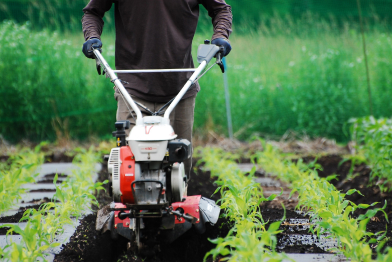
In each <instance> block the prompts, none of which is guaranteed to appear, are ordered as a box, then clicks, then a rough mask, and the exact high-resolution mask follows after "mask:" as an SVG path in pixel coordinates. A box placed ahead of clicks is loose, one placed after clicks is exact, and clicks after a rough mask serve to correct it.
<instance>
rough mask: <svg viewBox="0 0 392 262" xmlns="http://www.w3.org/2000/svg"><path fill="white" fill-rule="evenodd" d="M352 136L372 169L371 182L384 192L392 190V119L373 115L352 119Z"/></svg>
mask: <svg viewBox="0 0 392 262" xmlns="http://www.w3.org/2000/svg"><path fill="white" fill-rule="evenodd" d="M350 124H351V136H352V138H353V140H354V141H355V142H356V146H357V149H358V151H360V153H361V154H363V155H364V156H365V158H366V160H367V161H368V163H369V165H370V167H371V169H372V171H371V173H370V182H373V183H376V184H377V185H379V186H380V189H381V190H382V191H383V192H386V191H388V192H390V191H391V190H392V187H391V185H392V119H386V118H380V119H376V118H374V117H373V116H368V117H363V118H356V119H351V120H350Z"/></svg>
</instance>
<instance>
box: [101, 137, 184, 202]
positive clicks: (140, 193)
mask: <svg viewBox="0 0 392 262" xmlns="http://www.w3.org/2000/svg"><path fill="white" fill-rule="evenodd" d="M146 144H148V145H146ZM163 146H165V148H164V149H165V150H162V147H163ZM133 148H136V151H137V152H136V154H134V153H133V152H132V150H131V148H130V147H129V146H122V147H117V148H113V149H112V150H111V152H110V156H109V161H108V169H109V174H110V177H109V179H110V181H111V184H112V194H113V200H114V202H120V203H123V204H125V205H148V206H150V207H151V208H154V206H156V207H157V208H158V207H159V206H160V207H161V206H162V205H164V206H165V205H168V204H170V203H172V202H181V201H182V198H183V197H184V196H186V192H185V191H186V190H185V185H186V176H185V171H184V164H183V163H182V161H184V160H185V159H187V158H189V156H190V152H191V147H190V143H189V141H188V140H185V139H181V140H180V139H177V140H172V141H169V142H167V141H158V142H154V143H145V142H139V143H137V144H134V146H133ZM135 155H136V156H135ZM137 158H138V159H142V161H136V159H137ZM147 158H149V159H150V160H149V161H148V160H147ZM159 158H160V161H159V160H158V159H159ZM180 161H181V162H180Z"/></svg>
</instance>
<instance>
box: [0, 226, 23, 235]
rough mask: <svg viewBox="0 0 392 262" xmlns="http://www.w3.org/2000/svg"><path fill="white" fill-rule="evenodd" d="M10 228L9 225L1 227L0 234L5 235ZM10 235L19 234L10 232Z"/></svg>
mask: <svg viewBox="0 0 392 262" xmlns="http://www.w3.org/2000/svg"><path fill="white" fill-rule="evenodd" d="M8 230H10V228H9V227H1V228H0V235H3V236H4V235H7V231H8ZM11 235H19V234H18V233H15V232H12V234H11Z"/></svg>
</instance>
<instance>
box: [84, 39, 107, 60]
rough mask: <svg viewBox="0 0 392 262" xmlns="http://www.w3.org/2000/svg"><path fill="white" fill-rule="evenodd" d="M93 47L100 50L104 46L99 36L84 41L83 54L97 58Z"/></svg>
mask: <svg viewBox="0 0 392 262" xmlns="http://www.w3.org/2000/svg"><path fill="white" fill-rule="evenodd" d="M93 47H94V49H98V50H99V51H100V52H101V51H102V50H101V47H102V42H101V40H99V39H98V38H91V39H89V40H87V41H86V42H84V44H83V49H82V50H83V54H84V55H85V56H86V57H87V58H92V59H94V58H95V55H94V52H93Z"/></svg>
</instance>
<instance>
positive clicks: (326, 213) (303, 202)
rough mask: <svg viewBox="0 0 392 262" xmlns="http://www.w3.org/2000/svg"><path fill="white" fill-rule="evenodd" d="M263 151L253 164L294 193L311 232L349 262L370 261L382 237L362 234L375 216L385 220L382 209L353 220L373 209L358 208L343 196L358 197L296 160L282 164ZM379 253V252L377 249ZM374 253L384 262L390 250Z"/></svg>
mask: <svg viewBox="0 0 392 262" xmlns="http://www.w3.org/2000/svg"><path fill="white" fill-rule="evenodd" d="M264 148H265V150H264V151H263V152H258V153H256V155H255V157H256V158H257V163H258V165H260V166H261V167H262V168H263V169H264V170H265V171H266V172H269V173H272V174H274V175H275V176H277V177H278V178H279V179H280V180H283V181H285V182H288V183H290V184H291V186H292V188H293V190H292V193H291V194H293V193H294V192H298V194H299V196H298V201H299V202H298V206H297V208H300V209H305V210H306V211H307V212H308V215H309V216H310V217H311V220H312V221H313V222H314V225H313V226H311V231H312V232H314V233H316V234H317V235H318V236H320V235H321V234H328V235H330V237H333V238H336V239H337V241H338V244H339V245H338V247H337V248H338V250H335V251H340V252H342V253H343V254H344V255H345V256H346V257H348V258H350V259H351V261H372V255H373V254H372V250H371V248H370V246H369V244H372V243H376V242H379V243H382V242H381V241H382V239H383V237H384V236H385V235H383V234H382V232H380V233H378V234H373V233H371V232H367V231H366V225H367V223H368V221H369V219H370V218H372V217H373V216H375V215H376V213H378V212H382V213H384V215H385V218H386V219H387V220H388V216H387V215H386V213H385V211H384V209H385V207H386V203H385V205H384V207H383V208H375V209H369V210H368V211H367V212H366V214H364V215H360V216H359V217H358V218H354V217H353V216H352V213H353V212H354V211H355V210H356V209H358V208H362V209H367V208H369V207H372V206H374V205H375V204H377V203H373V204H372V205H368V204H359V205H356V204H355V203H353V202H351V201H349V200H347V199H345V196H346V195H350V194H353V193H359V194H360V192H359V191H357V190H356V189H351V190H349V191H348V192H347V193H342V192H339V191H338V190H336V188H335V187H334V186H333V185H332V184H330V183H329V182H328V181H327V180H326V179H325V178H320V177H319V176H318V175H317V171H316V170H314V169H310V168H309V166H308V165H306V164H305V163H303V162H302V161H301V160H299V161H298V162H297V163H293V162H292V161H288V160H285V159H284V157H283V156H282V155H281V154H280V153H279V152H278V150H277V149H275V148H273V147H272V146H271V145H269V144H264ZM380 250H381V249H380ZM380 250H378V252H379V253H378V256H377V260H378V261H385V257H390V250H389V249H387V250H386V251H385V253H381V251H380Z"/></svg>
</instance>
